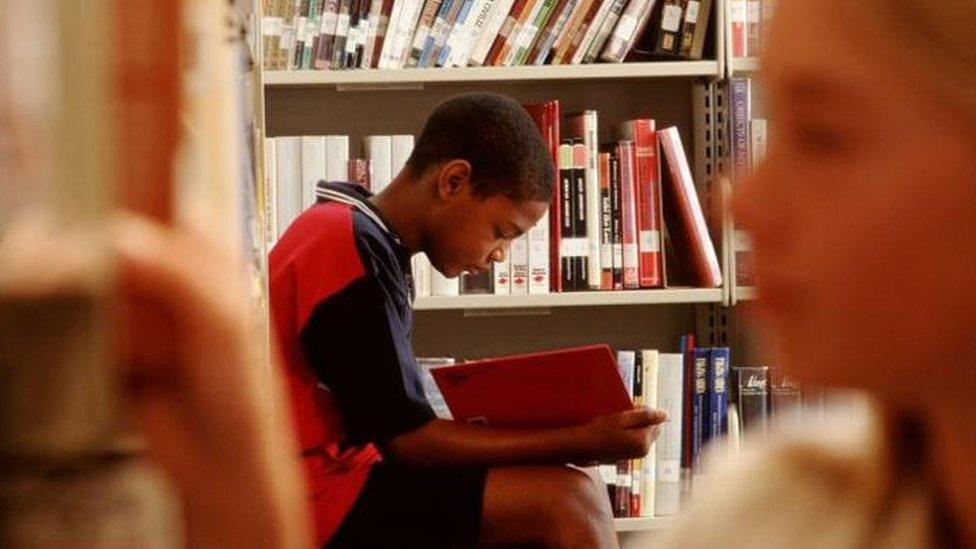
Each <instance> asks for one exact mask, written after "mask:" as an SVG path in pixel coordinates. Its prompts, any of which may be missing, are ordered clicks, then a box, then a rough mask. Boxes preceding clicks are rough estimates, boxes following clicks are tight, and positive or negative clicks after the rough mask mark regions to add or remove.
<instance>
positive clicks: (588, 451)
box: [578, 407, 668, 463]
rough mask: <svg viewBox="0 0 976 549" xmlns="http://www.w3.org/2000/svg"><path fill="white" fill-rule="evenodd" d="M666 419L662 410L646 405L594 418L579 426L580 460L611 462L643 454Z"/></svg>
mask: <svg viewBox="0 0 976 549" xmlns="http://www.w3.org/2000/svg"><path fill="white" fill-rule="evenodd" d="M667 419H668V415H667V413H666V412H664V411H663V410H651V409H650V408H645V407H639V408H634V409H633V410H628V411H626V412H619V413H616V414H608V415H605V416H600V417H597V418H594V419H593V420H591V421H590V422H588V423H585V424H583V425H580V426H579V427H578V429H579V430H580V433H579V437H580V438H579V440H580V445H581V446H580V450H581V456H580V457H581V458H582V459H580V460H579V461H580V462H583V463H591V462H593V461H599V462H610V461H616V460H619V459H634V458H639V457H643V456H645V455H647V452H648V450H650V448H651V443H652V442H653V441H654V439H656V438H657V436H658V434H659V433H660V431H661V424H662V423H664V422H665V421H666V420H667Z"/></svg>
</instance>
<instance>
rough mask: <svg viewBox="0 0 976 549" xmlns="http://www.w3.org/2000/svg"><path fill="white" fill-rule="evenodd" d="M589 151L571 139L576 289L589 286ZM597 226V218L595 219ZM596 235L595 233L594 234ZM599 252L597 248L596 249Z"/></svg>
mask: <svg viewBox="0 0 976 549" xmlns="http://www.w3.org/2000/svg"><path fill="white" fill-rule="evenodd" d="M588 156H589V153H588V151H587V149H586V145H584V144H583V143H582V140H580V139H575V138H574V139H573V191H574V192H575V194H576V196H575V198H574V199H573V213H574V215H573V234H574V235H575V239H574V242H573V248H572V253H573V258H574V262H573V268H574V269H575V273H574V275H575V277H576V283H577V287H576V289H577V290H587V289H589V288H590V235H589V230H590V222H589V218H590V216H589V214H590V211H589V206H588V204H589V201H590V197H589V196H588V194H587V185H586V166H587V160H588V158H587V157H588ZM595 223H596V226H595V227H594V229H597V228H598V227H599V224H598V220H597V221H595ZM594 236H597V235H594ZM597 253H599V248H598V249H597Z"/></svg>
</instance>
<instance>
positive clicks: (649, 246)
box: [633, 118, 664, 288]
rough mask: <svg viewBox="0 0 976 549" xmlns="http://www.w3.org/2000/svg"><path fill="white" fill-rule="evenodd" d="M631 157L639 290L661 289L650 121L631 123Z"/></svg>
mask: <svg viewBox="0 0 976 549" xmlns="http://www.w3.org/2000/svg"><path fill="white" fill-rule="evenodd" d="M633 123H634V157H635V162H636V164H637V200H638V203H639V208H638V210H637V230H638V231H639V232H638V239H637V248H638V252H639V253H640V265H639V275H640V287H641V288H656V287H659V286H662V285H663V282H664V281H663V277H662V276H661V273H662V271H663V268H662V261H661V259H662V258H661V248H662V246H661V224H660V219H659V217H658V215H659V212H660V208H661V177H660V169H659V167H660V160H659V158H658V154H657V150H658V148H657V132H656V131H655V128H654V120H651V119H647V118H644V119H640V120H634V121H633Z"/></svg>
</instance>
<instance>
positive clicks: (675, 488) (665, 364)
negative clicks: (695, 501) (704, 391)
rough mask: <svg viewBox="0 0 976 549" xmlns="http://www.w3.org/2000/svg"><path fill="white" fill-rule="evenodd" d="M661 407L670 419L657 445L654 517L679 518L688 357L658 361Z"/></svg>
mask: <svg viewBox="0 0 976 549" xmlns="http://www.w3.org/2000/svg"><path fill="white" fill-rule="evenodd" d="M658 359H659V360H658V374H657V390H658V395H657V396H658V404H657V407H658V408H659V409H661V410H664V411H665V412H667V414H668V418H670V419H669V420H668V421H667V422H665V423H664V424H663V425H662V426H661V433H660V435H658V437H657V441H656V442H655V443H654V446H655V450H656V454H657V455H656V461H657V463H656V478H655V480H654V515H655V516H659V517H668V516H674V515H677V514H678V513H679V511H680V509H681V434H682V433H681V431H682V429H681V417H682V410H683V408H684V357H683V356H682V355H680V354H677V353H661V354H660V355H659V357H658Z"/></svg>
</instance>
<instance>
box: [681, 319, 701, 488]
mask: <svg viewBox="0 0 976 549" xmlns="http://www.w3.org/2000/svg"><path fill="white" fill-rule="evenodd" d="M680 341H681V343H680V345H679V349H680V350H681V356H682V367H683V368H684V378H683V379H684V387H683V388H682V391H683V392H684V408H682V410H681V493H682V495H687V494H689V493H690V492H691V485H692V478H693V475H694V472H695V461H696V459H697V451H698V447H697V444H696V441H695V432H696V431H697V428H696V425H699V424H700V422H701V417H700V413H701V409H700V407H699V404H700V401H699V400H698V399H697V398H695V385H696V382H697V376H696V375H695V347H696V345H695V336H694V335H693V334H688V335H683V336H681V340H680Z"/></svg>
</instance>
